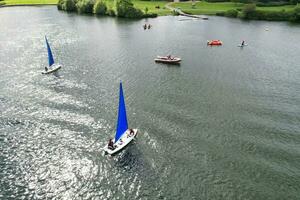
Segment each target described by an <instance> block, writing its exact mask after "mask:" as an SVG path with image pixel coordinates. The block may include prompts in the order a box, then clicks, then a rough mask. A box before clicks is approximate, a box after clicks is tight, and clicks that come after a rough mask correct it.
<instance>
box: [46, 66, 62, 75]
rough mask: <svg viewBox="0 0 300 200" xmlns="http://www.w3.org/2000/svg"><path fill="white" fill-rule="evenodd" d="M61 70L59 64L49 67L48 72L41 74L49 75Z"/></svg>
mask: <svg viewBox="0 0 300 200" xmlns="http://www.w3.org/2000/svg"><path fill="white" fill-rule="evenodd" d="M60 68H61V65H60V64H53V65H52V66H51V67H49V69H48V71H44V72H42V74H51V73H53V72H56V71H57V70H59V69H60Z"/></svg>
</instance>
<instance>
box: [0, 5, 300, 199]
mask: <svg viewBox="0 0 300 200" xmlns="http://www.w3.org/2000/svg"><path fill="white" fill-rule="evenodd" d="M181 19H184V18H182V17H173V16H169V17H158V18H155V19H149V20H147V21H145V20H137V21H132V20H121V19H119V20H118V19H115V18H106V17H105V18H98V17H92V16H80V15H77V14H68V13H65V12H59V11H57V9H56V7H54V6H49V7H11V8H1V9H0V24H1V31H0V86H1V87H0V112H1V115H0V199H47V198H48V199H52V198H54V199H172V200H173V199H220V200H224V199H228V200H233V199H242V200H245V199H253V200H257V199H263V200H266V199H270V200H274V199H279V200H282V199H300V107H299V105H300V56H299V52H300V47H299V44H300V43H299V41H300V26H299V25H293V24H289V23H285V22H284V23H280V22H258V21H251V22H248V21H240V20H237V19H229V18H219V17H210V19H209V20H207V21H202V20H185V21H182V20H181ZM144 23H151V24H152V26H153V27H152V29H150V30H147V31H144V30H143V28H142V25H143V24H144ZM266 28H268V30H269V31H266ZM45 35H47V37H48V40H49V43H50V44H51V46H52V51H53V53H54V58H55V60H56V61H57V62H58V63H60V64H62V65H63V68H62V70H61V71H60V73H59V76H53V75H49V76H44V75H42V74H41V72H42V70H43V69H44V67H45V66H46V65H47V51H46V47H45V41H44V36H45ZM210 39H220V40H222V41H223V43H224V45H223V46H222V47H207V46H206V41H207V40H210ZM243 39H244V40H246V43H248V44H249V45H248V46H247V47H245V48H243V49H241V48H238V47H237V45H238V44H239V43H240V42H241V40H243ZM166 54H173V55H178V56H180V57H182V59H183V61H182V64H181V66H168V65H163V64H156V63H154V61H153V59H154V58H155V57H156V55H166ZM121 80H122V82H123V89H124V94H125V97H126V106H127V114H128V122H129V125H130V127H132V128H138V129H139V135H138V139H137V140H136V142H135V143H134V144H132V145H130V146H129V147H128V148H127V149H126V150H125V151H123V152H122V153H121V154H119V155H117V156H115V157H107V156H104V155H103V152H102V150H101V148H102V147H103V146H104V145H105V144H106V143H107V141H108V139H109V138H110V137H113V135H114V131H115V124H116V118H117V108H118V94H119V88H118V87H119V82H120V81H121Z"/></svg>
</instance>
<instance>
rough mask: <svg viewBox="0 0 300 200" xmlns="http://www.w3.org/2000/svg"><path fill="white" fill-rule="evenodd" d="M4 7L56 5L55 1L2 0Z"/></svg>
mask: <svg viewBox="0 0 300 200" xmlns="http://www.w3.org/2000/svg"><path fill="white" fill-rule="evenodd" d="M4 2H5V4H6V5H27V4H28V5H29V4H30V5H32V4H45V5H47V4H57V0H4Z"/></svg>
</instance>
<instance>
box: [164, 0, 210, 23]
mask: <svg viewBox="0 0 300 200" xmlns="http://www.w3.org/2000/svg"><path fill="white" fill-rule="evenodd" d="M176 1H177V0H174V2H176ZM174 2H170V3H167V4H166V5H165V7H166V8H167V9H169V10H171V11H173V12H177V13H178V14H179V15H181V16H185V17H191V18H197V19H203V20H208V17H205V16H201V15H191V14H187V13H185V12H183V11H182V10H181V9H180V8H173V7H172V6H171V4H172V3H174Z"/></svg>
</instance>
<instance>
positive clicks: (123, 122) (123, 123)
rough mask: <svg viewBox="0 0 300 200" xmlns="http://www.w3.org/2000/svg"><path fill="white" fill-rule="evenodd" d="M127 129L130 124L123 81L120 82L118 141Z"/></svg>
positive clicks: (116, 138)
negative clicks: (128, 122)
mask: <svg viewBox="0 0 300 200" xmlns="http://www.w3.org/2000/svg"><path fill="white" fill-rule="evenodd" d="M127 129H128V124H127V116H126V107H125V101H124V95H123V88H122V83H120V95H119V113H118V123H117V131H116V135H115V141H118V140H119V139H120V137H121V136H122V135H123V133H125V131H126V130H127Z"/></svg>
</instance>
